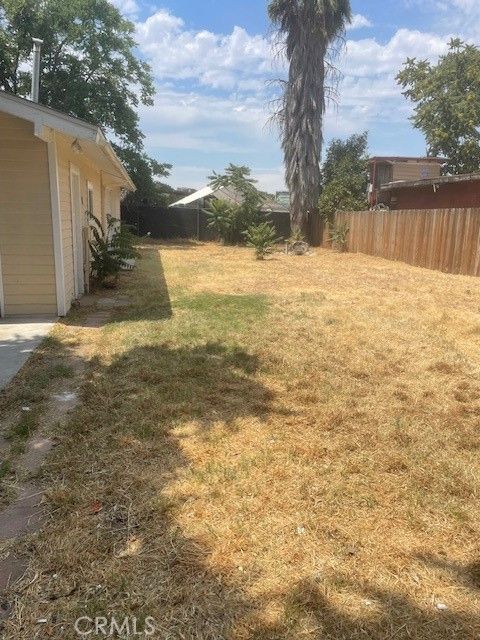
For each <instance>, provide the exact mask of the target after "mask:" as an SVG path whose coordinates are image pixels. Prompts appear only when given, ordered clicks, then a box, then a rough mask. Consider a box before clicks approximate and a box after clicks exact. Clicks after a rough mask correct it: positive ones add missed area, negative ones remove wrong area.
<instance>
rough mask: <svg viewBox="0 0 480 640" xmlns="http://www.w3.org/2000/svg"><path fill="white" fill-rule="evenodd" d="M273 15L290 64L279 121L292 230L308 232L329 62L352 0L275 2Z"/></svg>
mask: <svg viewBox="0 0 480 640" xmlns="http://www.w3.org/2000/svg"><path fill="white" fill-rule="evenodd" d="M268 12H269V15H270V19H271V20H272V22H273V23H274V25H276V26H277V28H278V35H279V37H280V39H281V41H282V42H285V54H286V57H287V60H288V62H289V70H288V80H287V81H286V82H284V83H283V98H282V100H281V107H280V109H279V111H278V114H277V119H278V122H279V125H280V131H281V138H282V148H283V154H284V160H285V170H286V173H285V177H286V182H287V186H288V188H289V191H290V198H291V223H292V229H295V228H299V229H300V230H301V231H303V232H304V233H305V232H306V230H307V221H308V216H309V215H310V213H311V212H313V211H315V210H316V208H317V205H318V198H319V196H320V188H321V175H320V156H321V151H322V143H323V116H324V113H325V105H326V98H327V97H328V88H327V83H328V81H329V80H328V76H329V73H328V72H329V70H331V69H332V67H331V65H330V64H329V62H328V57H329V55H330V54H329V52H331V51H332V47H333V46H334V45H335V43H336V42H337V41H338V39H339V37H341V36H342V35H343V34H344V32H345V26H346V24H347V23H348V22H350V19H351V7H350V0H271V1H270V3H269V6H268ZM330 80H332V75H331V74H330Z"/></svg>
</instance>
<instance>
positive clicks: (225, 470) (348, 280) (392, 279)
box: [5, 243, 480, 640]
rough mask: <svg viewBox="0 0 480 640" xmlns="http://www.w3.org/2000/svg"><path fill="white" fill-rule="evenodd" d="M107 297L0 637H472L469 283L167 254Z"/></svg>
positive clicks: (365, 266)
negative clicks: (102, 630) (113, 632)
mask: <svg viewBox="0 0 480 640" xmlns="http://www.w3.org/2000/svg"><path fill="white" fill-rule="evenodd" d="M160 260H161V262H160ZM161 264H163V269H162V268H161ZM166 285H167V286H168V290H167V286H166ZM124 286H125V290H126V291H127V292H128V293H129V294H130V295H132V296H133V297H134V299H135V306H134V308H133V309H131V310H126V311H123V312H118V314H117V315H116V316H114V317H113V319H112V321H111V322H110V323H109V324H108V325H107V326H106V327H105V328H103V329H101V330H100V329H99V330H98V332H99V335H98V336H97V339H96V340H95V342H94V343H92V344H94V348H92V349H91V352H90V353H89V355H88V361H89V379H88V381H87V383H86V384H85V387H84V391H83V400H82V404H81V406H80V407H79V408H78V409H77V411H76V413H75V415H73V416H72V419H71V421H70V423H69V424H68V425H67V427H66V428H64V429H63V430H62V432H61V433H58V437H59V438H60V439H61V442H62V444H61V445H60V446H59V447H57V449H56V452H55V454H54V456H53V457H52V460H51V462H50V465H49V467H48V469H47V473H46V476H45V479H44V481H45V482H46V483H47V484H48V485H49V486H50V489H49V492H48V497H49V504H48V508H49V510H50V513H51V516H50V519H49V523H48V525H47V527H46V528H45V531H44V532H43V534H42V535H41V536H39V537H38V539H37V538H36V539H33V540H29V541H28V542H27V543H25V546H24V550H25V551H26V552H28V553H29V554H30V555H31V566H30V573H29V575H28V576H27V577H26V578H25V581H24V582H23V583H22V584H20V586H19V588H18V589H17V591H16V594H15V597H16V614H15V616H14V617H13V618H12V620H10V621H9V622H8V625H7V628H6V636H5V637H6V638H19V639H23V638H25V639H27V638H28V640H30V639H31V638H33V637H35V633H36V630H38V625H36V621H37V620H38V619H40V618H46V619H47V620H48V623H47V625H44V626H43V627H42V629H43V631H44V632H45V633H47V632H48V634H49V635H45V637H52V638H60V637H65V633H66V632H68V633H67V636H68V637H74V635H73V621H74V620H75V618H76V617H78V616H79V615H91V616H93V615H111V614H112V613H114V614H115V615H117V616H119V617H123V616H125V615H132V616H133V615H135V616H137V617H139V618H142V617H145V616H153V617H154V618H155V620H156V622H157V636H158V638H162V639H163V638H188V639H190V638H191V639H193V638H197V639H207V638H208V639H210V638H212V639H213V638H215V639H221V638H225V639H227V638H228V639H229V640H230V639H232V640H233V639H235V640H246V639H251V640H254V639H255V640H263V639H274V638H278V639H280V638H294V639H297V638H298V639H299V638H304V637H308V638H318V639H324V638H332V639H333V638H335V639H339V638H345V639H348V640H350V639H354V638H355V639H356V638H359V639H360V638H362V639H363V638H375V639H377V638H378V639H386V638H396V639H400V638H402V639H407V638H415V639H417V640H427V639H428V640H430V639H442V640H447V639H448V640H449V639H451V638H462V639H463V638H465V639H466V638H476V637H478V636H479V634H480V618H479V606H480V568H479V567H480V542H479V540H480V538H479V522H480V506H479V493H480V489H479V475H480V460H479V450H480V432H479V425H480V379H479V372H480V296H479V294H480V281H479V280H477V279H474V278H469V277H462V276H453V275H445V274H441V273H437V272H433V271H427V270H422V269H419V268H414V267H409V266H407V265H403V264H399V263H393V262H387V261H384V260H381V259H378V258H372V257H367V256H361V255H352V254H336V253H332V252H329V251H322V250H317V251H316V252H315V255H314V256H312V257H287V256H284V255H282V254H280V253H278V254H275V255H274V256H273V257H272V258H271V259H269V260H267V261H266V262H264V263H261V262H256V261H255V260H253V259H252V254H251V252H250V251H249V250H246V249H239V248H228V247H219V246H217V245H213V244H207V245H197V244H195V243H190V244H174V243H171V244H165V245H163V246H161V247H159V252H158V251H157V248H155V247H152V246H149V247H146V248H145V249H144V260H143V261H141V263H140V268H139V270H138V272H137V273H136V274H135V275H134V276H133V279H130V280H127V281H126V282H125V285H124ZM73 324H74V323H73ZM73 333H75V330H73ZM76 333H77V338H78V339H79V340H80V341H81V340H82V330H81V329H78V330H76ZM58 335H59V334H58V332H57V337H58ZM65 335H66V336H68V339H69V340H71V339H72V326H70V327H68V332H67V333H66V334H65ZM60 340H61V338H60ZM439 604H444V605H446V607H447V608H446V609H445V608H443V610H442V609H439V608H438V606H437V605H439ZM65 630H66V631H65ZM62 634H63V635H62ZM157 636H155V637H157ZM40 637H43V636H40Z"/></svg>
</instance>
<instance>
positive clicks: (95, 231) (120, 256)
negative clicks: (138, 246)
mask: <svg viewBox="0 0 480 640" xmlns="http://www.w3.org/2000/svg"><path fill="white" fill-rule="evenodd" d="M87 216H88V219H89V220H90V222H91V224H90V230H91V233H92V236H93V239H92V240H90V241H89V246H90V252H91V258H92V259H91V264H90V270H91V275H92V277H93V278H94V279H95V280H96V281H97V283H98V284H110V285H114V284H115V282H116V280H117V277H118V274H119V273H120V270H121V269H122V268H124V267H125V266H126V265H127V260H131V259H133V258H138V257H139V253H138V252H137V251H136V250H135V248H134V246H133V244H134V242H135V236H134V235H133V234H132V233H131V231H130V229H129V228H128V226H126V225H122V224H121V223H120V222H119V221H118V220H117V219H116V218H113V217H112V216H108V217H107V226H106V228H104V227H103V226H102V224H101V222H100V220H99V219H98V218H97V217H96V216H94V215H93V213H90V212H89V211H87Z"/></svg>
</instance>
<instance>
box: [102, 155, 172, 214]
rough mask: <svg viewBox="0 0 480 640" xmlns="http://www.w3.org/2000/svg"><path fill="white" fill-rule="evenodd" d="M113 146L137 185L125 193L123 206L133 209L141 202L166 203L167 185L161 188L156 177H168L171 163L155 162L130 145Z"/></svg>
mask: <svg viewBox="0 0 480 640" xmlns="http://www.w3.org/2000/svg"><path fill="white" fill-rule="evenodd" d="M114 146H115V151H116V152H117V154H118V157H119V158H120V159H121V160H122V162H123V164H124V165H125V167H126V169H127V171H128V173H129V175H130V177H131V178H132V180H133V182H134V183H135V186H136V187H137V191H135V192H134V193H129V194H128V195H127V197H126V198H125V200H124V206H125V207H126V208H127V209H135V207H137V206H138V205H142V204H149V205H152V206H155V205H164V204H165V203H166V200H165V191H166V190H168V185H165V186H164V188H162V187H161V183H160V182H159V181H158V179H159V178H166V177H168V176H169V175H170V170H171V168H172V165H171V164H167V163H162V162H157V160H154V159H153V158H150V157H149V156H148V155H147V154H146V153H144V152H142V151H138V150H137V149H135V148H132V147H120V146H118V145H114ZM172 191H173V189H172Z"/></svg>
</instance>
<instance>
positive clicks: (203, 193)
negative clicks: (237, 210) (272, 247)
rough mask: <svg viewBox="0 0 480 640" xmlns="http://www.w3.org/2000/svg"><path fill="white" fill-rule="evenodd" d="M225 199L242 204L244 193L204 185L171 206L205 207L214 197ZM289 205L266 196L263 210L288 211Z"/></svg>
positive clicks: (229, 188)
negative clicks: (214, 188)
mask: <svg viewBox="0 0 480 640" xmlns="http://www.w3.org/2000/svg"><path fill="white" fill-rule="evenodd" d="M214 198H215V199H217V200H225V201H226V202H229V203H231V204H241V202H242V195H241V194H240V193H238V192H237V191H235V189H233V188H232V187H220V188H218V189H216V190H213V189H212V187H204V188H203V189H199V190H198V191H195V192H194V193H191V194H190V195H188V196H185V198H181V199H180V200H177V201H176V202H174V203H173V204H171V205H169V206H170V207H185V208H188V209H203V208H204V207H206V206H207V205H208V202H209V201H210V200H212V199H214ZM289 208H290V206H289V205H284V204H282V203H280V202H277V201H276V200H273V199H271V198H266V199H265V200H264V201H263V204H262V206H261V210H262V211H264V212H265V213H268V212H270V211H288V210H289Z"/></svg>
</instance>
